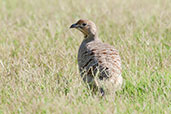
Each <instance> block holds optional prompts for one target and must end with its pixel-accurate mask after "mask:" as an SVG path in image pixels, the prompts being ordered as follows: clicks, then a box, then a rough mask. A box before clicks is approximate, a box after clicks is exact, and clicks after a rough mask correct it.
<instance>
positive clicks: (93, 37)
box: [84, 34, 100, 42]
mask: <svg viewBox="0 0 171 114" xmlns="http://www.w3.org/2000/svg"><path fill="white" fill-rule="evenodd" d="M84 38H85V39H84V41H86V42H90V41H95V40H98V41H100V39H99V38H98V36H97V35H96V34H95V35H93V34H91V35H87V36H84Z"/></svg>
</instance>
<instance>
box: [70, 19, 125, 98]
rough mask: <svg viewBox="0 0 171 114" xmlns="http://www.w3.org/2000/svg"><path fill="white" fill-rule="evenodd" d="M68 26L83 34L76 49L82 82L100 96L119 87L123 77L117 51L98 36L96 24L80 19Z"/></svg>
mask: <svg viewBox="0 0 171 114" xmlns="http://www.w3.org/2000/svg"><path fill="white" fill-rule="evenodd" d="M70 28H76V29H78V30H79V31H81V32H82V33H83V34H84V40H83V41H82V43H81V45H80V48H79V51H78V66H79V71H80V75H81V77H82V78H83V80H84V82H86V83H88V85H89V87H90V88H92V90H93V91H96V90H98V91H99V92H100V93H101V95H102V96H103V95H104V94H105V93H106V92H107V91H109V93H114V92H115V91H116V90H118V89H120V88H121V85H122V82H123V78H122V76H121V59H120V56H119V52H118V51H117V50H116V49H115V48H114V47H113V46H111V45H109V44H105V43H103V42H102V41H101V40H100V39H99V38H98V35H97V29H96V25H95V24H94V23H93V22H92V21H89V20H83V19H80V20H79V21H78V22H76V23H75V24H72V25H71V26H70Z"/></svg>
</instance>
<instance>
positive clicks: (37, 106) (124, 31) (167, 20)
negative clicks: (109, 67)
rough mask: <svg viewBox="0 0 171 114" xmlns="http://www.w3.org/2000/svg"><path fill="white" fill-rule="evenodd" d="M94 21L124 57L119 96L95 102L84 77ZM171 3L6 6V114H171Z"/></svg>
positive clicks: (40, 1)
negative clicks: (86, 35)
mask: <svg viewBox="0 0 171 114" xmlns="http://www.w3.org/2000/svg"><path fill="white" fill-rule="evenodd" d="M80 18H86V19H90V20H92V21H94V22H95V23H96V25H97V27H98V34H99V37H100V38H101V40H103V41H104V42H107V43H109V44H111V45H114V46H115V47H116V48H117V49H118V50H119V51H120V55H121V58H122V67H123V73H122V76H123V78H124V84H123V87H122V90H120V91H118V92H117V93H116V95H115V96H107V97H106V99H100V98H98V96H93V95H91V93H90V91H89V90H87V89H86V86H85V84H84V83H83V82H82V79H81V78H80V76H79V72H78V66H77V51H78V48H79V45H80V43H81V41H82V39H83V35H82V34H81V33H79V32H78V31H76V30H69V26H70V25H71V24H72V23H74V22H76V21H77V20H78V19H80ZM170 65H171V1H170V0H143V1H137V0H127V1H121V0H105V1H104V0H103V1H100V0H94V1H91V0H87V1H80V0H75V1H73V0H66V1H64V0H63V1H62V0H61V1H58V0H1V1H0V114H6V113H42V114H45V113H77V114H81V113H92V114H93V113H106V114H107V113H109V114H111V113H119V114H129V113H130V114H132V113H144V114H151V113H154V114H169V113H171V94H170V93H171V66H170Z"/></svg>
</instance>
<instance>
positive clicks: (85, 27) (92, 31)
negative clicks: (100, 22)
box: [70, 19, 97, 38]
mask: <svg viewBox="0 0 171 114" xmlns="http://www.w3.org/2000/svg"><path fill="white" fill-rule="evenodd" d="M70 28H76V29H78V30H79V31H81V32H82V33H83V34H84V36H85V38H88V37H95V36H96V32H97V29H96V25H95V24H94V23H93V22H92V21H89V20H84V19H80V20H78V21H77V22H76V23H74V24H72V25H71V26H70Z"/></svg>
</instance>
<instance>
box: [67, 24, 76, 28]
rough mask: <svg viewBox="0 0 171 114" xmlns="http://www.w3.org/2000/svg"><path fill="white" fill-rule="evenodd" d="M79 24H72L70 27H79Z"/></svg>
mask: <svg viewBox="0 0 171 114" xmlns="http://www.w3.org/2000/svg"><path fill="white" fill-rule="evenodd" d="M77 27H78V25H77V24H72V25H71V26H70V27H69V28H77Z"/></svg>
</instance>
